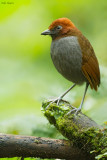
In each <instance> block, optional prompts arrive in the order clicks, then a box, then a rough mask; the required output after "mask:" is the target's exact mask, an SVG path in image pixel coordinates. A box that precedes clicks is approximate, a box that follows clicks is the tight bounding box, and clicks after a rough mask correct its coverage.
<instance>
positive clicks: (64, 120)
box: [42, 101, 107, 159]
mask: <svg viewBox="0 0 107 160" xmlns="http://www.w3.org/2000/svg"><path fill="white" fill-rule="evenodd" d="M49 103H50V102H46V101H45V102H44V103H43V105H42V111H43V113H44V115H45V116H46V117H47V119H48V120H49V122H50V123H51V124H53V125H54V126H55V127H56V128H57V129H58V130H59V132H60V133H61V134H62V135H63V136H65V137H66V138H68V139H69V140H71V141H72V142H73V144H74V145H75V146H77V147H79V148H80V149H82V150H85V151H87V152H88V153H91V154H94V155H95V157H96V159H102V157H103V159H104V158H105V157H106V154H105V153H106V152H107V129H104V130H100V129H99V127H98V126H97V125H96V124H95V126H96V127H95V126H94V125H93V126H90V125H89V124H88V120H90V119H89V118H88V119H87V117H86V116H85V115H83V114H82V113H79V114H78V115H77V116H76V115H75V114H70V115H67V114H66V113H67V112H69V111H70V109H71V108H70V107H69V103H67V102H66V103H61V104H60V105H59V106H57V105H56V103H52V104H50V106H49V108H48V109H47V110H46V107H47V105H48V104H49ZM81 119H83V121H81ZM90 121H92V120H90ZM92 123H93V121H92ZM94 123H95V122H94ZM99 155H100V156H99ZM101 155H102V157H101ZM100 157H101V158H100Z"/></svg>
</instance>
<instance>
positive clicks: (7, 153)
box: [0, 134, 87, 160]
mask: <svg viewBox="0 0 107 160" xmlns="http://www.w3.org/2000/svg"><path fill="white" fill-rule="evenodd" d="M6 157H8V158H12V157H23V158H25V157H35V158H36V157H40V158H61V159H62V158H63V159H75V160H78V159H80V157H81V159H80V160H86V157H87V154H84V152H81V150H80V149H78V148H77V147H74V146H73V145H72V143H71V142H70V141H67V140H58V139H50V138H40V137H33V136H21V135H8V134H0V158H6ZM23 158H22V159H23Z"/></svg>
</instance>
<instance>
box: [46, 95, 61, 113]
mask: <svg viewBox="0 0 107 160" xmlns="http://www.w3.org/2000/svg"><path fill="white" fill-rule="evenodd" d="M61 100H62V97H58V98H55V99H53V100H50V101H48V102H50V103H49V105H48V106H47V107H46V110H47V109H48V108H49V106H50V105H51V104H52V103H56V104H57V106H58V105H59V103H60V101H61Z"/></svg>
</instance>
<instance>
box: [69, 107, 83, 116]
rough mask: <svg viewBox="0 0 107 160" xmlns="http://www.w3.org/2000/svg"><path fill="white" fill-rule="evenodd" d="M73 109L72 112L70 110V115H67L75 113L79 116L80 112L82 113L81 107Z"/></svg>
mask: <svg viewBox="0 0 107 160" xmlns="http://www.w3.org/2000/svg"><path fill="white" fill-rule="evenodd" d="M72 108H73V109H72V110H70V111H69V112H68V113H67V115H69V114H71V113H73V112H75V115H77V114H78V113H79V112H80V111H81V108H80V107H79V108H76V107H72Z"/></svg>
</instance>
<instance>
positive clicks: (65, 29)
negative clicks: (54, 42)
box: [41, 18, 76, 39]
mask: <svg viewBox="0 0 107 160" xmlns="http://www.w3.org/2000/svg"><path fill="white" fill-rule="evenodd" d="M75 28H76V27H75V25H74V24H73V23H72V22H71V21H70V20H69V19H68V18H59V19H56V20H55V21H53V22H52V23H51V25H50V26H49V28H48V29H47V30H45V31H44V32H42V33H41V35H50V36H51V37H52V39H56V38H60V37H63V36H67V35H69V32H71V31H72V30H74V29H75Z"/></svg>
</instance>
